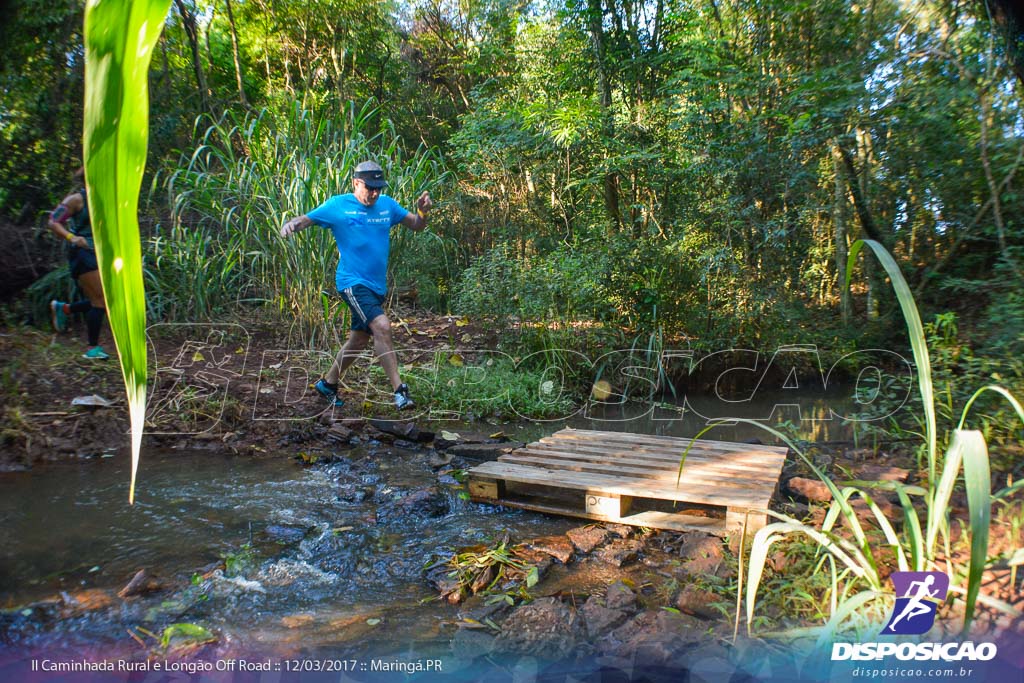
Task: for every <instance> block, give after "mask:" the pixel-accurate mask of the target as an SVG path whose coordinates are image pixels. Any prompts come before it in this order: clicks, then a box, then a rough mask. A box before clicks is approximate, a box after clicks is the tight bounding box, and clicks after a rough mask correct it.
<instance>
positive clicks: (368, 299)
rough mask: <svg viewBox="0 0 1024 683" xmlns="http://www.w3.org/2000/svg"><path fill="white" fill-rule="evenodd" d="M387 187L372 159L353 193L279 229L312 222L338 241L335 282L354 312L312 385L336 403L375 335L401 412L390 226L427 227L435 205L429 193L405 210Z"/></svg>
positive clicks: (406, 401)
mask: <svg viewBox="0 0 1024 683" xmlns="http://www.w3.org/2000/svg"><path fill="white" fill-rule="evenodd" d="M385 187H387V181H385V180H384V169H382V168H381V167H380V166H379V165H378V164H376V163H374V162H372V161H364V162H362V163H361V164H359V165H358V166H356V169H355V172H354V173H353V174H352V192H351V193H349V194H340V195H335V196H333V197H331V198H330V199H328V200H327V201H326V202H324V203H323V204H321V205H320V206H318V207H317V208H315V209H313V210H312V211H310V212H309V213H307V214H305V215H303V216H299V217H297V218H293V219H291V220H290V221H288V222H286V223H285V224H284V225H283V226H282V227H281V237H288V236H290V235H291V234H292V233H296V232H298V231H300V230H305V229H306V228H308V227H309V226H311V225H313V224H316V225H320V226H323V227H325V228H327V229H329V230H330V231H331V233H332V234H333V235H334V240H335V242H337V244H338V254H339V259H338V269H337V272H336V274H335V278H334V281H335V286H336V287H337V288H338V293H340V294H341V296H342V298H343V299H344V300H345V303H346V304H348V307H349V309H351V311H352V331H351V332H350V333H349V336H348V340H347V341H346V342H345V344H344V346H342V347H341V350H340V351H339V352H338V355H337V357H336V358H335V359H334V363H333V364H332V365H331V369H330V370H328V371H327V374H326V375H325V376H324V377H323V378H321V379H320V380H318V381H317V383H316V384H315V385H314V388H315V389H316V391H317V392H318V393H319V394H320V395H321V396H323V397H324V398H326V399H327V400H328V401H330V402H331V403H332V404H333V405H334V406H336V407H337V406H341V405H343V404H344V402H343V401H342V400H341V398H339V397H338V383H339V381H340V379H341V376H342V375H343V374H344V373H345V371H346V370H347V369H348V367H349V366H350V365H351V364H352V362H353V361H355V359H356V358H357V357H358V355H359V352H360V351H362V350H363V349H364V348H366V346H367V344H368V343H369V342H370V339H371V338H372V339H373V350H374V353H376V354H377V357H378V358H379V359H380V364H381V367H383V368H384V372H385V373H386V374H387V376H388V379H389V380H390V381H391V387H392V389H393V390H394V392H395V406H396V407H397V408H398V409H399V410H405V409H406V408H412V407H413V405H414V404H413V401H412V399H411V398H410V397H409V387H408V385H406V384H404V383H403V382H402V380H401V378H400V377H399V375H398V358H397V357H396V354H395V350H394V346H393V344H392V341H391V321H390V320H388V317H387V316H386V315H385V314H384V309H383V305H384V296H385V294H387V272H388V255H389V252H390V248H391V247H390V240H391V227H392V226H394V225H398V224H402V225H404V226H406V227H407V228H410V229H412V230H416V231H419V230H422V229H423V228H425V227H427V213H428V212H429V211H430V209H431V208H432V207H433V202H432V201H431V200H430V194H429V193H427V192H424V193H423V194H421V195H420V196H419V198H418V199H417V200H416V210H415V212H413V211H407V210H405V209H403V208H402V207H401V206H400V205H399V204H398V202H396V201H395V200H394V199H392V198H391V197H389V196H387V195H386V194H381V191H382V190H383V189H384V188H385Z"/></svg>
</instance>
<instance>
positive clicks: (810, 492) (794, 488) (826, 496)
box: [786, 477, 832, 503]
mask: <svg viewBox="0 0 1024 683" xmlns="http://www.w3.org/2000/svg"><path fill="white" fill-rule="evenodd" d="M786 488H787V489H788V490H789V492H790V493H792V494H793V495H795V496H799V497H800V498H804V499H806V500H814V501H818V502H820V503H827V502H828V501H830V500H832V492H831V491H829V489H828V486H826V485H825V482H823V481H821V480H818V479H805V478H804V477H793V478H792V479H790V480H789V481H788V482H786Z"/></svg>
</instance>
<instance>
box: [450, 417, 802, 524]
mask: <svg viewBox="0 0 1024 683" xmlns="http://www.w3.org/2000/svg"><path fill="white" fill-rule="evenodd" d="M692 443H693V445H692V447H690V451H689V454H688V455H687V456H686V462H685V464H684V466H683V470H682V476H681V477H680V478H679V480H678V484H677V477H678V476H679V461H680V458H681V457H682V454H683V452H684V451H685V450H686V448H687V446H690V444H691V439H681V438H677V437H669V436H649V435H646V434H629V433H626V432H601V431H591V430H583V429H563V430H561V431H559V432H556V433H555V434H552V435H551V436H549V437H545V438H543V439H541V440H540V441H536V442H534V443H531V444H529V445H527V446H526V447H524V448H520V449H518V450H515V451H512V452H511V453H509V454H508V455H503V456H501V457H499V458H498V460H496V461H493V462H486V463H483V464H481V465H478V466H476V467H474V468H473V469H471V470H470V471H469V493H470V496H471V497H472V499H473V500H474V501H477V502H486V503H493V504H496V505H507V506H511V507H517V508H524V509H527V510H537V511H539V512H547V513H553V514H559V515H569V516H573V517H583V518H585V519H595V520H600V521H611V522H619V523H623V524H634V525H638V526H646V527H652V528H656V529H674V530H687V529H697V530H701V531H707V532H711V533H716V534H725V533H728V532H731V531H738V530H740V529H742V528H743V524H744V519H745V518H746V524H747V531H748V533H752V532H753V531H754V530H756V529H759V528H761V527H762V526H764V525H765V524H766V523H767V515H766V514H765V513H764V510H765V509H767V507H768V503H769V501H770V500H771V498H772V495H773V494H774V492H775V489H776V487H777V486H778V481H779V475H780V474H781V473H782V465H783V463H784V462H785V460H786V453H787V452H788V449H786V448H784V447H777V446H761V445H751V444H740V443H732V442H728V441H707V440H698V441H693V442H692ZM748 511H749V512H748Z"/></svg>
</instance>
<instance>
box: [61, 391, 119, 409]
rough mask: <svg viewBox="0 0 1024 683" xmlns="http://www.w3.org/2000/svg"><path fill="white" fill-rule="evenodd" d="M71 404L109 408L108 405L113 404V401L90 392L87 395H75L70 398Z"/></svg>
mask: <svg viewBox="0 0 1024 683" xmlns="http://www.w3.org/2000/svg"><path fill="white" fill-rule="evenodd" d="M71 405H73V406H92V407H93V408H109V407H110V406H112V405H114V402H113V401H110V400H107V399H105V398H103V397H102V396H97V395H96V394H90V395H88V396H75V397H74V398H73V399H71Z"/></svg>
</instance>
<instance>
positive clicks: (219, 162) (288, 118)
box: [148, 102, 445, 344]
mask: <svg viewBox="0 0 1024 683" xmlns="http://www.w3.org/2000/svg"><path fill="white" fill-rule="evenodd" d="M376 119H377V111H376V109H374V107H372V106H371V105H369V104H367V105H365V106H364V107H362V108H356V107H355V106H354V105H352V106H350V107H348V108H347V110H346V111H345V112H343V113H341V114H338V113H336V112H331V111H324V112H323V113H320V114H316V113H313V112H311V111H308V110H304V109H302V108H301V107H300V105H299V103H298V102H296V103H294V105H293V107H292V109H291V110H290V111H289V112H288V113H287V114H286V115H284V116H280V117H278V116H274V115H273V114H272V113H271V112H270V111H267V110H263V111H259V112H251V113H250V114H248V115H247V116H245V117H244V118H243V119H236V117H234V116H232V115H226V116H225V117H224V118H223V119H222V120H220V121H219V122H217V123H216V124H214V125H212V126H210V127H209V128H208V129H206V131H205V133H204V134H203V136H202V142H201V144H200V145H199V146H198V147H197V148H196V149H195V151H194V152H192V153H190V154H189V155H187V156H184V157H183V158H182V168H180V169H179V170H177V171H175V172H173V173H172V174H170V175H169V176H168V177H167V180H166V189H167V192H168V197H169V201H170V202H171V204H172V206H173V207H174V216H173V221H172V223H171V225H170V226H166V227H164V226H161V227H160V228H158V230H157V231H156V234H155V235H154V236H153V238H152V240H151V242H150V248H151V250H152V267H151V268H150V269H149V271H148V277H149V281H150V282H151V290H152V297H151V298H152V301H151V306H153V307H154V308H155V309H156V310H157V312H159V313H163V314H164V315H167V316H169V317H173V318H176V319H182V318H185V319H195V318H199V319H206V318H209V317H211V316H213V315H215V314H219V313H223V312H226V311H231V310H233V309H235V308H236V307H237V306H238V304H239V303H269V304H271V305H272V306H273V307H274V308H275V309H277V311H279V313H280V314H281V315H282V317H285V318H287V319H291V320H294V332H295V333H296V336H297V337H298V338H299V339H301V340H302V341H304V342H306V343H309V344H315V343H317V342H319V341H322V340H323V339H325V338H327V339H333V337H334V334H335V330H334V329H332V328H331V327H330V325H329V324H328V322H329V321H328V320H327V319H326V317H325V313H326V314H327V315H329V312H325V309H324V306H323V305H322V304H321V292H323V291H324V290H327V291H333V290H334V288H333V281H334V277H333V274H334V266H335V264H336V262H337V255H336V251H337V249H336V247H335V245H334V241H333V239H332V238H331V235H330V233H329V232H328V231H326V230H319V229H315V228H314V229H310V230H307V231H306V232H305V233H303V234H302V235H301V236H299V237H297V238H296V239H293V240H290V241H287V242H286V241H284V240H282V239H281V238H280V236H279V234H278V231H279V229H280V226H281V225H282V224H283V223H284V222H285V221H286V220H287V219H288V218H290V217H293V216H297V215H301V214H303V213H305V212H307V211H309V210H311V209H313V208H315V207H316V206H318V205H319V204H321V203H322V202H324V201H325V200H327V199H328V198H329V197H330V196H331V195H334V194H340V193H343V192H347V191H349V184H350V181H351V174H352V169H353V168H354V167H355V165H356V164H358V163H359V162H360V161H362V160H364V159H368V158H372V159H376V160H377V161H378V162H379V163H380V164H381V165H382V166H383V167H384V168H385V169H386V171H387V177H388V181H389V183H390V185H389V188H388V193H389V194H390V195H391V196H393V197H394V198H395V199H396V200H398V201H399V202H400V203H402V204H404V205H406V206H411V205H412V204H413V202H414V201H415V198H416V197H417V196H418V195H419V193H420V192H422V191H423V190H429V189H432V188H433V187H434V186H435V185H436V184H438V183H441V182H443V180H444V179H445V174H444V172H443V170H442V168H441V165H440V163H439V161H438V159H437V158H436V156H435V155H434V154H433V153H431V152H430V151H428V150H425V149H422V148H421V149H419V150H417V151H416V154H415V155H413V156H412V157H411V158H407V157H406V151H405V149H404V147H403V146H402V142H401V140H400V139H399V138H398V137H397V135H396V134H395V131H394V129H393V127H391V126H390V125H389V124H388V123H387V122H383V123H375V120H376ZM408 232H409V231H407V230H402V229H396V231H395V235H394V238H393V240H392V258H391V261H390V264H389V280H391V281H394V277H395V273H396V272H398V271H399V270H400V269H401V267H402V264H403V263H404V259H405V258H406V255H407V254H408V253H409V252H415V251H416V250H418V249H419V248H420V245H427V248H436V247H435V245H436V239H432V238H431V236H430V235H429V234H427V235H407V234H405V233H408Z"/></svg>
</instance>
